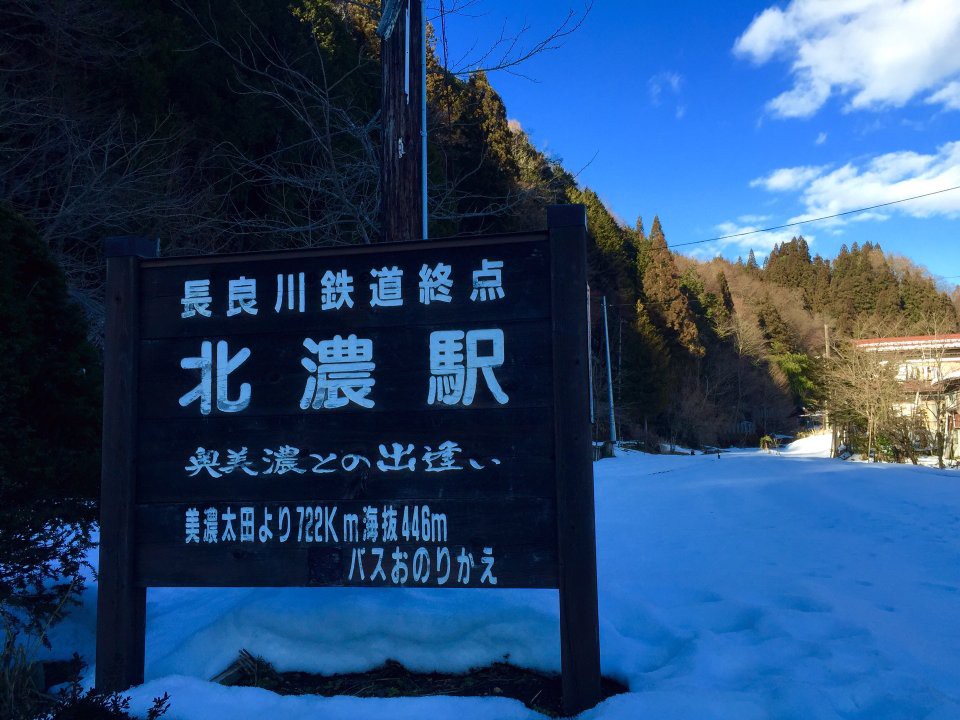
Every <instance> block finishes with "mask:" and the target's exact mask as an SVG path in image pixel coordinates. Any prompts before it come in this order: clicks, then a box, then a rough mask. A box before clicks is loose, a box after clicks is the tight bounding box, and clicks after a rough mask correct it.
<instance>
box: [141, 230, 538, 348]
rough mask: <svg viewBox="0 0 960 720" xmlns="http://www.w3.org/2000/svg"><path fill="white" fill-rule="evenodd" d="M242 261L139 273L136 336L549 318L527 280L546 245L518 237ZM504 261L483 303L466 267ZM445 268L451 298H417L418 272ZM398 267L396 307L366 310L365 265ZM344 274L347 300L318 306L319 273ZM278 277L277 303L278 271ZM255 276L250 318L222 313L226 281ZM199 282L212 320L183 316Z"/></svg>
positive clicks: (369, 280) (199, 262)
mask: <svg viewBox="0 0 960 720" xmlns="http://www.w3.org/2000/svg"><path fill="white" fill-rule="evenodd" d="M241 257H243V258H245V259H246V262H245V263H241V264H238V263H222V262H214V261H213V259H212V258H205V257H204V258H197V259H196V261H195V262H194V263H192V264H189V265H183V264H181V265H171V266H167V265H162V266H158V267H155V268H153V269H149V270H146V271H145V272H144V277H143V283H144V284H143V288H142V294H143V298H142V312H141V321H142V332H141V335H142V337H144V338H155V337H157V338H159V337H177V336H181V337H183V336H189V337H198V336H204V335H216V334H237V335H244V334H248V333H269V332H273V331H276V330H277V329H278V328H282V330H283V331H287V332H289V331H292V330H299V331H305V330H313V331H323V330H327V329H334V330H336V329H337V328H339V327H349V326H354V327H361V326H362V327H364V328H367V327H379V326H393V327H397V326H417V325H429V324H444V323H458V322H463V321H465V320H466V321H475V322H489V321H499V322H504V321H509V320H536V319H547V318H548V317H549V315H550V304H549V298H548V297H547V296H546V294H545V293H543V292H540V289H539V288H538V287H537V284H536V283H532V282H529V280H528V278H531V277H542V276H545V275H546V273H547V270H548V268H547V261H546V243H545V242H519V243H511V244H501V245H499V246H496V245H495V246H492V247H485V246H464V247H445V246H444V244H443V243H440V244H439V246H438V244H435V243H433V242H430V243H420V244H418V249H417V250H416V251H410V250H406V251H403V252H399V251H398V252H393V253H385V254H381V255H377V256H375V257H371V256H370V255H369V254H366V253H358V252H356V251H354V250H353V249H350V250H341V251H340V254H337V255H332V256H330V255H324V256H320V257H316V258H305V259H295V258H284V259H270V260H260V259H257V258H256V256H253V257H252V258H251V256H241ZM485 259H486V260H488V261H499V262H503V268H502V278H503V290H504V295H503V297H502V298H500V297H497V298H496V299H488V300H485V301H484V300H482V299H481V296H480V295H479V294H478V295H477V296H476V298H474V299H471V296H472V294H473V273H474V271H479V270H481V268H482V263H483V260H485ZM438 263H444V264H445V265H448V266H450V276H449V279H450V280H451V282H452V285H451V287H450V288H449V297H450V301H449V302H443V301H435V302H431V303H430V304H425V303H424V302H422V301H421V298H420V292H419V290H420V288H419V286H420V283H421V278H420V270H421V268H422V266H423V265H424V264H427V265H429V267H430V268H434V267H435V266H436V265H437V264H438ZM383 267H388V268H393V267H396V268H398V270H400V271H402V273H403V274H402V277H401V278H400V288H401V300H402V305H400V306H380V305H377V306H372V305H371V301H372V297H373V292H372V290H371V288H370V285H371V284H375V283H376V282H377V280H376V278H374V277H373V276H372V275H371V270H378V271H379V270H380V269H382V268H383ZM341 270H345V271H346V272H347V274H348V275H349V277H350V279H351V282H350V286H351V288H352V291H351V292H350V300H351V302H352V303H353V305H352V307H351V306H350V305H349V304H346V303H345V304H344V305H343V306H341V307H340V308H338V309H332V308H331V309H327V310H324V309H323V304H322V299H323V298H322V291H323V288H322V282H321V281H322V278H323V276H324V274H325V273H326V272H327V271H331V272H333V273H337V272H339V271H341ZM300 273H303V283H302V285H303V311H302V312H301V311H300V287H301V283H300V275H299V274H300ZM278 275H280V276H281V278H282V281H283V282H282V286H281V288H279V290H280V298H279V300H280V305H279V308H278V285H277V276H278ZM289 275H292V276H293V287H294V291H295V298H294V300H295V302H294V306H293V308H292V309H291V308H290V306H289V304H288V301H289V297H288V296H287V291H288V290H289V286H288V283H287V276H289ZM241 276H242V277H244V278H246V279H248V280H250V279H252V280H254V281H255V282H256V309H257V313H256V314H255V315H253V314H249V313H247V312H241V313H238V314H234V315H233V316H227V314H226V313H227V310H228V306H229V284H230V281H231V280H237V279H239V278H240V277H241ZM195 280H207V281H209V290H210V298H211V302H210V305H209V307H208V308H207V309H208V311H209V313H210V316H209V317H207V316H205V315H202V314H195V315H194V316H193V317H189V318H182V317H181V313H182V312H183V310H184V308H183V305H182V303H181V301H182V299H183V296H184V283H185V282H186V281H195Z"/></svg>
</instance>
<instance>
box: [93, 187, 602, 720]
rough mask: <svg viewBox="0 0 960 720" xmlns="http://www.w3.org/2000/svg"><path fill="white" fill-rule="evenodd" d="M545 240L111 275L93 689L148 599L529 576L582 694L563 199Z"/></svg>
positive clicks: (594, 698)
mask: <svg viewBox="0 0 960 720" xmlns="http://www.w3.org/2000/svg"><path fill="white" fill-rule="evenodd" d="M548 225H549V227H548V230H547V231H546V232H538V233H527V234H522V235H501V236H491V237H477V238H467V239H453V240H436V241H420V242H407V243H393V244H383V245H375V246H362V247H355V248H349V249H346V250H345V249H342V248H337V249H319V250H305V251H289V252H273V253H252V254H251V253H247V254H242V255H222V256H208V257H190V258H158V259H138V258H135V257H122V258H112V259H111V260H110V261H109V262H110V272H109V274H108V290H107V292H108V298H109V299H110V302H111V303H112V304H111V306H110V314H109V318H108V327H107V343H106V348H105V352H106V366H105V368H106V373H107V382H106V391H105V403H106V410H105V419H104V474H103V500H102V520H101V523H102V544H101V560H100V562H101V581H100V599H99V617H98V630H97V635H98V638H97V686H98V687H99V688H100V689H104V690H114V689H116V690H122V689H125V688H126V687H128V686H129V685H131V684H135V683H138V682H141V681H142V679H143V657H144V655H143V644H144V607H145V602H144V601H145V589H146V588H147V587H154V586H167V587H170V586H181V587H182V586H199V587H230V586H266V587H273V586H348V585H349V586H370V587H376V586H380V587H383V586H387V587H417V588H429V587H437V588H441V587H479V588H491V589H493V588H524V587H525V588H557V589H559V591H560V612H561V648H562V668H563V673H562V674H563V704H564V710H565V712H568V713H575V712H580V711H582V710H584V709H586V708H588V707H591V706H593V705H594V704H596V702H598V700H599V697H600V666H599V633H598V620H597V581H596V550H595V539H594V511H593V467H592V457H591V438H590V416H589V396H588V387H587V373H588V359H587V342H586V326H587V318H586V303H585V302H584V298H585V293H586V250H585V247H586V225H585V215H584V209H583V207H582V206H556V207H552V208H550V209H549V212H548Z"/></svg>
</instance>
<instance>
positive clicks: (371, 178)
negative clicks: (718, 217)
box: [0, 0, 957, 445]
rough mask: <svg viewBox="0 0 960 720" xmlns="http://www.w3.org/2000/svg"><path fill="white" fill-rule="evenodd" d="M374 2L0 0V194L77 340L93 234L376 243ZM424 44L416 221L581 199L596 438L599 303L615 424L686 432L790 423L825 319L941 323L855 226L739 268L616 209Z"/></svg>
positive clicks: (86, 300)
mask: <svg viewBox="0 0 960 720" xmlns="http://www.w3.org/2000/svg"><path fill="white" fill-rule="evenodd" d="M376 19H377V13H376V12H375V11H374V9H373V8H369V7H366V6H363V5H361V4H356V3H345V2H340V1H338V0H295V1H294V2H292V3H290V4H289V5H282V6H281V5H277V4H276V3H274V2H269V1H268V0H239V1H236V0H211V2H205V3H190V2H186V1H185V0H184V1H183V2H178V0H137V1H136V2H134V1H133V0H75V2H70V3H53V4H51V3H46V2H41V1H40V0H13V1H12V2H8V3H4V4H3V6H2V8H0V27H2V28H3V30H2V33H3V42H2V43H0V52H2V53H3V63H4V66H5V67H6V68H9V69H11V70H14V72H6V73H3V74H2V75H0V200H2V201H3V202H5V203H6V204H8V205H9V206H10V207H11V208H12V210H13V211H14V212H16V213H18V214H19V215H21V216H22V217H23V218H25V219H26V221H27V222H29V223H30V224H31V225H32V226H33V227H35V228H36V231H37V233H38V235H39V237H40V239H41V240H42V241H43V242H44V243H45V244H46V245H47V246H48V247H49V248H50V250H51V251H52V253H53V256H54V257H55V258H56V259H57V260H58V262H59V265H60V267H61V268H62V269H63V271H64V272H65V274H66V277H67V280H68V283H69V286H70V288H71V292H72V295H73V297H74V298H75V299H77V300H79V301H80V302H82V304H83V306H84V308H85V310H86V313H87V316H88V317H89V318H90V320H91V321H92V329H91V337H92V338H93V339H94V340H96V339H97V338H98V337H99V323H100V321H101V317H102V309H101V298H100V293H101V284H102V259H101V254H100V247H101V243H102V239H103V237H104V236H106V235H111V234H127V233H130V234H144V235H148V236H155V237H159V238H160V241H161V248H162V252H163V253H166V254H172V253H184V252H223V251H234V250H246V249H267V248H284V247H304V246H316V245H330V244H347V243H370V242H377V241H379V240H381V239H382V237H381V234H380V231H379V226H378V216H377V208H378V201H379V198H378V153H379V136H378V132H379V131H378V127H379V125H378V124H379V116H378V111H377V107H378V103H379V93H380V89H379V72H380V71H379V60H378V53H379V40H378V39H377V37H376V34H375V31H374V28H375V26H376ZM431 37H432V41H433V42H434V44H435V43H436V41H437V37H436V35H435V34H434V35H432V36H431ZM434 47H435V45H434ZM434 47H432V48H431V51H430V53H429V57H428V66H429V70H430V74H429V80H428V99H429V115H428V125H429V128H428V131H429V187H430V198H429V206H430V217H431V222H430V231H431V234H432V235H433V236H435V237H436V236H443V235H456V234H461V233H477V232H499V231H516V230H523V229H528V228H534V227H542V226H543V225H544V222H545V208H546V206H547V205H549V204H551V203H563V202H573V203H583V204H584V205H586V207H587V211H588V217H589V223H590V237H591V248H590V268H591V269H590V272H591V291H592V299H593V305H592V307H593V312H592V321H593V342H594V350H595V357H596V361H597V362H596V366H595V373H594V379H595V384H596V390H597V392H596V393H595V395H596V397H597V401H598V406H599V410H600V412H598V413H597V417H598V419H599V422H598V426H597V434H598V437H603V436H605V435H606V433H607V430H606V428H605V425H604V423H605V422H606V421H605V418H606V414H605V413H604V412H603V403H604V401H605V397H606V393H605V387H604V385H603V382H604V381H605V372H604V368H603V364H602V363H603V353H601V352H600V349H601V344H600V343H601V341H602V339H603V334H602V315H601V310H600V299H601V298H602V297H606V299H607V302H608V304H609V324H610V334H611V355H612V364H613V368H612V375H613V384H614V396H615V400H616V404H617V415H618V420H619V425H620V428H619V430H620V434H621V435H623V436H625V437H640V436H642V435H643V434H644V433H645V432H646V433H650V434H654V433H655V434H656V435H658V436H659V437H661V438H664V439H668V440H671V441H677V442H684V443H689V444H694V445H712V444H718V443H738V442H739V443H747V442H754V441H755V440H756V438H757V437H758V436H761V435H764V434H768V433H774V432H780V431H789V430H790V429H791V428H793V427H794V426H795V425H796V421H797V417H798V414H799V413H800V412H801V410H802V409H804V408H806V409H811V408H815V407H816V406H817V403H818V402H819V401H820V400H821V390H820V388H821V387H822V383H821V382H820V381H819V378H818V373H819V371H820V370H819V369H820V356H821V355H822V353H823V348H824V340H825V338H824V333H825V330H824V328H825V326H826V327H828V328H829V332H830V333H831V334H832V337H833V339H834V341H839V340H840V339H841V338H843V337H846V336H851V335H855V334H861V335H864V334H878V333H886V334H889V333H890V332H894V331H896V332H932V331H939V332H942V331H946V330H955V329H956V328H957V312H956V308H955V306H954V304H952V303H951V301H950V298H949V297H947V296H946V295H945V294H943V293H940V292H938V290H937V288H936V287H935V285H934V283H933V282H932V280H931V279H930V277H929V276H928V275H927V274H926V273H925V272H924V271H923V270H922V269H920V268H917V267H915V266H913V265H912V264H911V263H910V262H909V261H908V260H906V259H904V258H899V257H892V256H889V255H886V254H884V252H883V251H882V250H881V249H880V248H879V247H876V246H873V245H871V244H870V243H869V242H867V243H864V244H863V245H862V246H858V245H857V244H853V245H852V246H851V247H850V249H849V250H844V251H842V252H841V253H840V255H839V256H838V257H837V258H831V259H827V258H821V257H819V256H811V254H810V248H809V247H808V246H807V243H806V242H805V241H804V240H803V238H797V239H795V240H793V241H791V242H789V243H785V244H783V245H782V246H780V247H777V248H775V249H774V250H773V252H772V253H771V254H770V256H769V258H768V259H767V260H766V261H765V262H764V264H763V266H760V265H759V264H758V263H757V261H756V259H755V258H754V256H753V253H751V255H750V257H749V258H748V259H747V261H746V262H739V263H731V262H727V261H725V260H722V259H719V258H718V259H715V260H712V261H710V262H699V261H694V260H692V259H690V258H687V257H684V256H679V255H675V254H673V253H672V252H671V251H670V250H669V242H668V232H669V218H665V219H664V221H665V224H666V226H667V227H666V228H665V227H664V226H663V225H662V224H661V221H660V219H659V218H654V219H653V222H652V223H651V225H650V228H649V232H648V231H647V230H646V229H645V228H644V226H643V223H642V222H640V221H638V222H637V225H636V226H635V227H626V226H624V225H623V224H622V223H620V222H618V221H617V220H616V219H615V218H614V217H613V216H612V214H611V213H610V212H609V211H608V210H607V208H605V207H604V205H603V203H602V202H601V201H600V199H599V198H598V197H597V195H596V194H595V193H594V192H592V191H591V190H590V189H589V188H585V187H582V186H580V185H579V184H578V183H577V181H576V179H575V177H574V176H573V175H572V174H571V173H570V172H568V171H567V170H566V169H565V168H564V167H563V165H562V163H561V162H560V161H559V160H557V159H555V158H551V157H549V156H547V155H545V154H544V153H541V152H539V151H538V150H537V149H536V148H535V147H533V146H532V144H531V142H530V141H529V139H528V137H527V136H526V135H525V134H524V132H523V131H522V130H521V129H520V126H519V124H517V123H510V122H509V120H508V117H509V114H508V109H507V108H506V107H504V104H503V102H502V101H501V99H500V97H499V96H498V95H497V93H496V91H495V90H494V88H493V87H492V85H491V83H490V80H489V79H488V77H487V76H486V75H485V74H484V73H482V72H479V73H476V74H473V75H470V76H466V77H462V76H456V75H453V74H451V73H449V72H447V71H446V70H445V69H444V68H443V67H442V66H441V65H440V63H439V61H438V54H437V53H436V52H434ZM638 142H643V139H642V138H640V139H638Z"/></svg>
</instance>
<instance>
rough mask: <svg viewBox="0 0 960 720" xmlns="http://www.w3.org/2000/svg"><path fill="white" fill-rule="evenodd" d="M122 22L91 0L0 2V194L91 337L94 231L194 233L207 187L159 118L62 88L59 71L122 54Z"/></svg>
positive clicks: (125, 26) (101, 63)
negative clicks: (34, 233) (63, 278)
mask: <svg viewBox="0 0 960 720" xmlns="http://www.w3.org/2000/svg"><path fill="white" fill-rule="evenodd" d="M130 28H131V25H130V24H129V22H128V20H127V19H125V18H121V17H119V16H118V15H116V14H115V13H113V12H112V11H110V10H108V9H106V7H105V6H104V4H103V3H100V2H96V1H94V0H75V1H73V2H68V3H48V2H42V1H40V0H15V1H13V2H11V3H8V4H6V5H4V7H3V9H2V10H0V67H3V68H4V70H3V71H0V197H2V198H3V199H4V200H5V201H7V202H9V203H11V204H12V206H13V207H14V208H15V209H16V210H17V211H18V212H20V213H21V214H23V215H24V216H25V217H26V218H28V219H29V220H30V221H31V222H33V224H34V225H35V226H36V227H37V229H38V231H39V233H40V236H41V237H42V238H43V239H44V240H45V241H46V242H47V243H48V245H49V246H50V248H51V249H52V250H53V252H54V253H55V255H56V257H57V258H58V260H59V262H60V264H61V265H62V267H63V268H64V270H65V271H66V274H67V278H68V280H69V283H70V288H71V291H72V293H73V294H74V296H75V297H77V299H78V300H80V302H81V304H82V306H83V307H84V309H85V310H86V311H87V314H88V316H89V317H90V319H91V321H92V326H93V327H92V331H91V336H92V338H93V339H94V340H98V339H99V335H100V333H99V326H100V325H101V324H102V318H103V312H102V303H101V291H102V286H101V285H102V256H101V243H102V239H103V236H104V235H107V234H111V233H115V234H116V233H119V234H122V233H133V232H138V233H143V234H152V233H154V232H158V231H159V229H160V227H161V226H163V227H164V229H165V230H166V231H167V232H177V231H178V230H180V229H183V230H189V231H191V232H192V231H196V229H197V227H198V225H202V220H201V216H202V213H201V208H202V206H203V204H204V201H205V198H206V196H207V191H205V190H203V189H202V187H203V186H202V185H200V184H199V183H197V182H194V179H195V170H194V169H193V168H192V167H191V165H190V164H189V163H186V162H184V161H183V158H182V154H181V150H182V147H183V138H182V133H181V131H179V130H178V129H176V128H175V127H173V123H172V122H170V121H169V119H166V120H160V121H158V122H157V123H156V124H154V125H151V126H149V127H144V126H142V125H141V124H139V123H137V122H136V121H135V120H133V119H132V118H131V117H130V116H128V115H127V114H125V113H123V112H122V111H120V110H109V109H106V108H107V107H109V105H107V104H106V103H104V102H101V101H102V98H98V97H94V96H83V97H78V96H76V93H75V91H74V89H73V88H72V87H70V78H71V77H75V75H71V74H70V72H68V70H69V71H71V72H74V73H75V71H76V69H77V68H78V67H79V68H83V69H85V70H89V71H91V72H93V71H94V69H99V70H101V71H102V70H104V69H109V68H112V67H114V66H115V65H116V64H117V63H119V62H122V61H123V60H124V59H127V58H129V57H131V56H132V54H133V53H134V52H135V51H136V47H135V46H134V45H133V44H131V43H130V42H128V36H129V34H130V33H129V30H130Z"/></svg>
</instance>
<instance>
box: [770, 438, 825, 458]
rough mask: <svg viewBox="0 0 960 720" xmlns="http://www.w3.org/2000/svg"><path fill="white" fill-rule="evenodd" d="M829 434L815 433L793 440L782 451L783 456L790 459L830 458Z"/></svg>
mask: <svg viewBox="0 0 960 720" xmlns="http://www.w3.org/2000/svg"><path fill="white" fill-rule="evenodd" d="M830 440H831V437H830V433H817V434H816V435H808V436H807V437H803V438H800V439H799V440H794V441H793V442H792V443H790V444H789V445H787V447H785V448H784V449H783V451H782V452H783V453H784V454H785V455H790V456H791V457H813V458H828V457H830Z"/></svg>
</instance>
